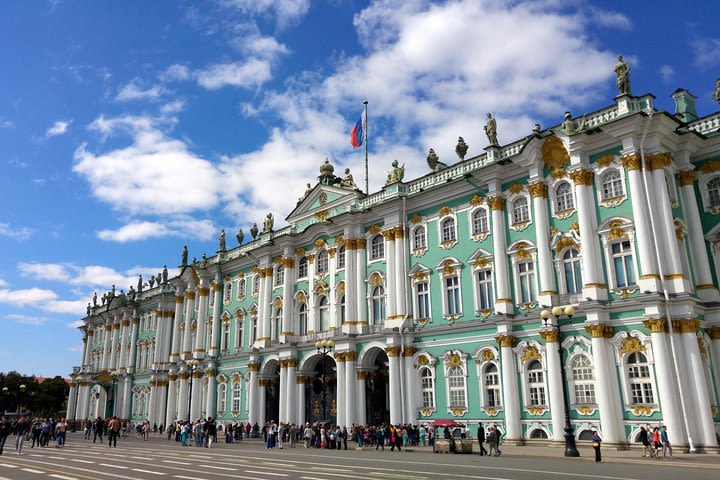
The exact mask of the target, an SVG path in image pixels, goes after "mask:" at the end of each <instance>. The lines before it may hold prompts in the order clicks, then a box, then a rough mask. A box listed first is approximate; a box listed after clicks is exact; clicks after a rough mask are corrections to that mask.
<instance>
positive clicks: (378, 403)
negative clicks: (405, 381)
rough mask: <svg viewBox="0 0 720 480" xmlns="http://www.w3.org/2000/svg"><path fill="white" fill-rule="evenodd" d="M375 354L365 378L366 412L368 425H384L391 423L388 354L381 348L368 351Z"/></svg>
mask: <svg viewBox="0 0 720 480" xmlns="http://www.w3.org/2000/svg"><path fill="white" fill-rule="evenodd" d="M371 353H372V354H374V358H372V362H371V364H370V366H369V367H366V368H368V370H367V373H366V377H365V399H366V405H365V408H366V410H365V412H366V419H367V423H368V424H370V425H382V424H388V423H390V389H389V388H388V386H389V379H390V373H389V371H388V357H387V354H386V353H385V352H384V351H383V350H382V349H380V348H374V349H372V350H370V351H368V355H369V354H371Z"/></svg>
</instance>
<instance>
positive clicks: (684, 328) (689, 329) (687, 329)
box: [672, 318, 700, 333]
mask: <svg viewBox="0 0 720 480" xmlns="http://www.w3.org/2000/svg"><path fill="white" fill-rule="evenodd" d="M672 326H673V332H675V333H695V332H697V330H698V328H700V320H698V319H697V318H687V319H684V320H673V322H672Z"/></svg>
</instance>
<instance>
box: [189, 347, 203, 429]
mask: <svg viewBox="0 0 720 480" xmlns="http://www.w3.org/2000/svg"><path fill="white" fill-rule="evenodd" d="M185 365H187V366H188V367H190V390H189V392H190V393H189V395H188V414H187V418H188V422H190V421H191V419H190V414H191V412H190V408H191V407H192V384H193V375H194V374H195V370H196V369H197V367H198V365H200V360H198V359H197V358H192V359H190V360H188V361H187V362H185Z"/></svg>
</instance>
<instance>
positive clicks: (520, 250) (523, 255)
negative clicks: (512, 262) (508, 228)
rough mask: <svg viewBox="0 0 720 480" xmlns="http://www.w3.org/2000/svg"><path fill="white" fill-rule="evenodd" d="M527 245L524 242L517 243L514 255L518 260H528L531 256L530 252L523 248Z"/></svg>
mask: <svg viewBox="0 0 720 480" xmlns="http://www.w3.org/2000/svg"><path fill="white" fill-rule="evenodd" d="M528 246H529V245H528V244H527V243H525V242H520V243H518V244H517V250H516V251H515V255H516V256H517V258H518V259H520V260H528V259H530V258H531V255H530V252H528V251H527V250H525V249H526V248H527V247H528Z"/></svg>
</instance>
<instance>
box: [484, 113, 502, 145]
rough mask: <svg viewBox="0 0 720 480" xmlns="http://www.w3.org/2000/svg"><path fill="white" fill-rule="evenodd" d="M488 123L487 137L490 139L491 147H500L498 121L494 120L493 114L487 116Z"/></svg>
mask: <svg viewBox="0 0 720 480" xmlns="http://www.w3.org/2000/svg"><path fill="white" fill-rule="evenodd" d="M487 118H488V120H487V122H486V123H485V135H487V137H488V142H490V146H491V147H499V146H500V144H499V143H498V138H497V121H496V120H495V119H494V118H493V116H492V113H488V114H487Z"/></svg>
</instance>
